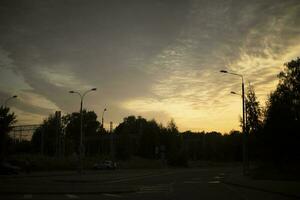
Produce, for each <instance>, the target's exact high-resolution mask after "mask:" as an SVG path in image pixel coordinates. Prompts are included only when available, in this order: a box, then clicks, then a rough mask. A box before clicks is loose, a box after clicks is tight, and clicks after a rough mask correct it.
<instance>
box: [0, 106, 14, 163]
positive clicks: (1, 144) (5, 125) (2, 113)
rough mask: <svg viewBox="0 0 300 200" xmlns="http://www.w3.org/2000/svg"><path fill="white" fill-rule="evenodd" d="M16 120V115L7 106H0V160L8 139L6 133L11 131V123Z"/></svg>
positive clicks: (3, 155) (3, 154) (4, 152)
mask: <svg viewBox="0 0 300 200" xmlns="http://www.w3.org/2000/svg"><path fill="white" fill-rule="evenodd" d="M15 122H16V115H15V114H14V113H10V110H9V108H8V107H4V106H1V107H0V161H2V160H3V159H4V157H5V154H6V144H7V141H8V138H9V137H8V133H9V131H11V128H12V125H13V124H14V123H15Z"/></svg>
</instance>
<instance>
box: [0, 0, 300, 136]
mask: <svg viewBox="0 0 300 200" xmlns="http://www.w3.org/2000/svg"><path fill="white" fill-rule="evenodd" d="M297 56H300V1H299V0H264V1H261V0H135V1H132V0H126V1H125V0H119V1H116V0H107V1H104V0H103V1H102V0H94V1H93V0H89V1H84V0H64V1H62V0H61V1H59V0H57V1H55V0H51V1H50V0H49V1H46V0H45V1H40V0H23V1H22V0H1V2H0V101H1V102H4V101H5V99H6V98H8V97H9V96H11V95H14V94H16V95H18V98H17V99H14V100H12V101H10V102H9V103H8V104H9V106H10V107H11V108H12V110H13V111H14V112H15V113H16V114H17V116H18V123H19V124H31V123H34V124H36V123H40V122H41V121H42V120H43V119H44V118H45V117H46V116H47V115H49V114H50V113H53V112H54V111H55V110H61V111H62V112H64V113H70V112H73V111H78V110H79V97H78V96H75V95H74V94H73V95H72V94H69V93H68V91H69V90H77V91H85V90H87V89H90V88H92V87H97V89H98V90H97V91H96V92H93V93H89V94H88V95H87V96H86V98H85V102H84V107H85V108H87V109H88V110H94V111H95V112H96V113H97V114H98V116H99V118H101V113H102V110H103V109H104V108H105V107H106V108H107V109H108V111H107V112H106V113H105V121H106V123H108V122H109V121H113V122H114V123H115V124H118V123H119V122H121V121H122V119H123V118H124V117H126V116H128V115H132V114H134V115H141V116H144V117H146V118H148V119H152V118H155V119H156V120H157V121H158V122H162V123H163V124H165V123H166V122H168V121H169V120H170V119H171V118H173V119H174V120H175V122H176V123H177V125H178V127H179V129H180V130H182V131H183V130H194V131H201V130H206V131H210V130H217V131H222V132H223V131H225V132H228V131H230V130H231V129H238V128H239V116H240V115H241V99H240V98H239V97H238V96H235V95H230V91H236V92H240V83H241V81H240V79H239V77H235V76H230V75H226V74H221V73H219V70H220V69H226V70H231V71H234V72H237V73H241V74H243V75H244V76H245V79H246V84H248V83H249V82H251V84H253V85H254V87H255V89H256V92H257V95H258V97H259V100H260V101H261V102H262V104H264V101H265V99H266V98H267V96H268V94H269V93H270V91H272V90H273V89H274V88H275V86H276V84H277V77H276V75H277V74H278V73H279V71H280V70H281V69H282V66H283V64H284V63H285V62H287V61H289V60H291V59H293V58H296V57H297ZM105 126H106V127H107V128H108V124H105Z"/></svg>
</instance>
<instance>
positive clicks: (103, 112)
mask: <svg viewBox="0 0 300 200" xmlns="http://www.w3.org/2000/svg"><path fill="white" fill-rule="evenodd" d="M105 111H107V109H106V108H104V110H103V112H102V128H104V126H103V122H104V112H105Z"/></svg>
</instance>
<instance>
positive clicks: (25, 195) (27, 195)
mask: <svg viewBox="0 0 300 200" xmlns="http://www.w3.org/2000/svg"><path fill="white" fill-rule="evenodd" d="M24 199H32V194H24Z"/></svg>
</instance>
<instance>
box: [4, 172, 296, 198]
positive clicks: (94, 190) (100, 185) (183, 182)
mask: <svg viewBox="0 0 300 200" xmlns="http://www.w3.org/2000/svg"><path fill="white" fill-rule="evenodd" d="M186 198H188V199H189V200H190V199H197V200H198V199H234V200H235V199H236V200H238V199H239V200H240V199H247V200H248V199H249V200H250V199H255V200H259V199H264V200H268V199H270V200H276V199H300V182H291V181H288V182H283V181H260V180H251V179H250V178H248V177H244V176H242V174H241V169H240V168H239V167H214V168H193V169H157V170H155V169H151V170H145V169H143V170H113V171H105V170H104V171H86V172H85V173H84V174H77V173H76V172H51V173H50V172H44V173H33V174H29V175H26V174H21V175H13V176H0V199H5V200H6V199H7V200H10V199H39V200H43V199H45V200H48V199H131V200H132V199H133V200H134V199H157V200H159V199H186Z"/></svg>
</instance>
